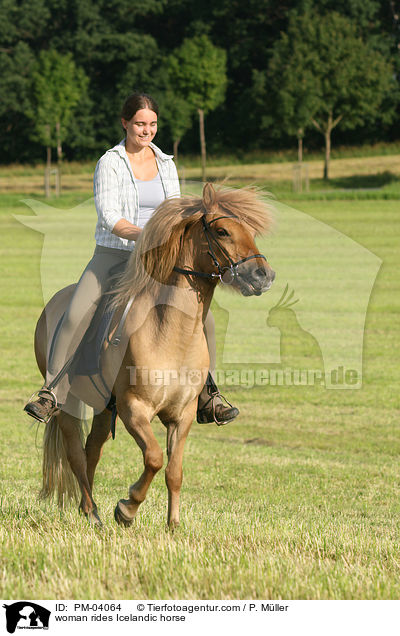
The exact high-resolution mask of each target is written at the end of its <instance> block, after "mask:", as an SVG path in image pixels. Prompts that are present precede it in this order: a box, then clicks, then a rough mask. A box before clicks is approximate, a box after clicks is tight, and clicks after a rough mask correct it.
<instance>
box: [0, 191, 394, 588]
mask: <svg viewBox="0 0 400 636" xmlns="http://www.w3.org/2000/svg"><path fill="white" fill-rule="evenodd" d="M71 196H77V195H71ZM20 198H23V197H20ZM77 202H79V201H77V200H76V199H70V198H68V197H66V198H62V199H61V200H60V201H58V202H57V205H60V207H68V206H69V205H73V204H75V203H77ZM0 203H2V206H1V212H0V224H1V229H0V232H1V236H2V243H1V276H0V281H1V283H0V285H1V321H0V340H1V345H2V362H1V367H0V379H1V389H0V397H1V402H0V422H1V427H2V433H3V434H2V437H1V448H0V474H1V480H2V488H1V499H0V501H1V506H0V518H1V522H0V540H1V548H0V550H1V563H2V567H1V569H0V586H1V592H0V596H1V597H2V598H31V599H34V598H36V599H51V598H85V599H88V598H93V599H113V598H118V599H128V598H171V599H172V598H176V599H177V598H180V599H185V598H186V599H193V598H196V599H206V598H220V599H234V598H243V599H244V598H265V599H279V598H282V599H295V598H299V599H333V598H337V599H395V598H398V597H399V594H400V583H399V581H400V577H399V573H400V572H399V570H400V548H399V546H400V542H399V538H400V537H399V520H400V519H399V513H400V504H399V497H398V494H399V468H398V456H399V451H400V443H399V438H398V416H399V406H400V404H399V393H398V386H399V381H400V368H399V364H398V360H399V352H398V348H399V345H398V343H399V341H400V338H399V335H400V334H399V331H400V329H399V321H398V313H399V309H400V300H399V299H400V294H399V291H400V289H399V288H400V282H399V278H398V239H397V237H398V235H399V205H398V203H397V202H394V201H348V202H346V204H344V203H343V202H339V201H324V202H321V201H319V202H317V201H301V202H296V205H297V206H298V207H299V208H300V209H301V210H303V211H304V212H306V213H307V214H309V215H311V216H315V217H316V218H318V219H320V220H322V221H323V222H325V223H328V224H330V225H332V226H333V227H335V228H336V229H338V230H339V231H341V232H343V233H344V234H346V235H347V236H349V237H351V238H352V239H354V240H355V241H358V242H360V243H361V244H362V245H364V246H365V247H366V248H368V249H369V250H371V251H373V252H374V253H375V254H377V256H379V257H380V258H381V259H382V260H383V265H382V267H381V269H380V271H379V274H378V277H377V281H376V284H375V287H374V289H373V292H372V295H371V299H370V304H369V310H368V314H367V319H366V327H365V348H364V368H363V388H362V389H360V390H356V391H351V390H349V391H333V390H325V389H323V388H321V387H318V386H307V387H283V386H278V387H273V386H268V387H260V386H259V387H255V388H252V389H246V388H243V387H242V388H240V387H235V386H234V387H229V388H228V387H226V393H227V395H228V396H229V399H231V400H232V401H233V402H234V403H235V404H238V406H239V407H240V410H241V415H240V418H238V419H237V420H236V421H235V422H233V423H231V424H230V425H229V426H227V427H225V428H217V427H215V426H213V425H203V426H201V425H197V424H194V425H193V427H192V431H191V433H190V436H189V439H188V442H187V445H186V450H185V458H184V472H185V477H184V485H183V489H182V505H181V510H182V523H181V526H180V527H179V529H178V530H177V531H176V532H175V533H174V534H171V533H170V532H168V531H167V530H166V527H165V521H166V488H165V485H164V477H163V471H161V472H160V473H159V474H158V475H157V476H156V478H155V480H154V482H153V484H152V487H151V489H150V491H149V495H148V498H147V500H146V502H145V503H144V504H143V506H142V507H141V509H140V510H139V514H138V517H137V519H136V521H135V523H134V525H133V526H132V527H131V528H129V529H124V528H120V527H117V526H116V525H115V522H114V521H113V508H114V506H115V504H116V502H117V500H118V499H119V498H120V497H124V496H126V494H127V488H128V486H129V485H130V484H131V483H133V481H134V480H136V478H137V477H138V475H139V474H140V471H141V466H142V461H141V454H140V451H139V449H138V448H137V446H136V445H135V443H134V442H133V440H131V438H130V437H129V436H128V434H127V433H126V431H125V430H124V429H123V426H122V425H121V424H119V425H118V428H117V437H116V440H115V441H114V442H109V443H108V444H107V446H106V449H105V452H104V456H103V459H102V461H101V464H100V466H99V469H98V473H97V478H96V489H95V498H96V501H97V503H98V505H99V509H100V514H101V516H102V519H103V522H104V530H103V532H101V533H99V532H98V531H96V530H94V529H93V528H92V527H90V526H88V525H87V522H86V520H85V519H83V518H81V517H79V516H78V514H77V510H76V506H75V505H74V506H67V507H66V509H65V510H64V511H59V510H58V509H57V508H56V506H55V505H54V503H43V502H38V499H37V495H38V491H39V489H40V480H41V453H40V445H41V434H42V429H41V427H37V426H36V425H31V424H30V423H29V422H28V421H27V418H25V417H24V415H23V413H22V407H23V404H24V403H25V401H26V399H27V398H28V397H29V395H30V393H31V392H32V391H33V390H34V389H36V388H37V387H38V386H39V385H40V376H39V373H38V371H37V369H36V367H35V363H34V356H33V347H32V339H33V331H34V325H35V322H36V320H37V318H38V316H39V314H40V311H41V307H42V289H41V280H40V254H41V247H42V241H43V239H42V236H41V235H40V234H39V233H37V232H34V231H32V230H30V229H29V228H27V227H24V226H23V225H21V224H20V223H18V221H17V220H15V219H14V217H13V216H12V214H25V215H26V214H27V213H28V212H27V208H26V206H23V205H21V204H20V203H18V201H17V200H15V199H14V198H13V197H11V198H9V197H8V198H4V199H3V200H2V201H0ZM265 247H267V244H266V245H265ZM306 265H307V264H306V263H305V264H304V267H305V268H306ZM338 267H339V268H340V263H339V264H338ZM278 273H279V272H278ZM345 274H346V273H345V272H343V275H345ZM241 302H242V303H243V308H244V307H245V303H246V299H242V301H241ZM215 316H216V319H217V329H218V340H219V343H221V341H222V340H223V337H224V333H225V329H226V319H227V317H226V314H225V313H224V311H223V309H222V308H221V307H220V306H218V305H217V304H215ZM251 321H252V316H251V315H248V316H247V321H246V320H244V321H243V324H242V330H241V331H240V332H238V334H237V338H238V341H239V342H244V341H245V340H246V337H247V330H246V322H247V323H249V322H251ZM154 427H155V431H156V435H157V437H158V438H159V440H160V442H161V443H162V446H163V447H165V440H164V431H163V429H162V426H161V424H160V423H159V422H158V421H156V422H155V423H154Z"/></svg>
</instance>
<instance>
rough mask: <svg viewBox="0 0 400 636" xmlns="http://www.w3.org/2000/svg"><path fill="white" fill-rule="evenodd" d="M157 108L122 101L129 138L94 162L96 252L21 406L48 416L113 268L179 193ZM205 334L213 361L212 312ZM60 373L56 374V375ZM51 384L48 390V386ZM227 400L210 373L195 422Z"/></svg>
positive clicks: (223, 413) (229, 415)
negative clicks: (34, 391) (159, 140)
mask: <svg viewBox="0 0 400 636" xmlns="http://www.w3.org/2000/svg"><path fill="white" fill-rule="evenodd" d="M157 118H158V106H157V104H156V102H155V101H154V99H153V98H152V97H150V96H149V95H146V94H144V93H134V94H133V95H131V96H130V97H128V99H127V100H126V101H125V103H124V105H123V108H122V113H121V123H122V126H123V128H124V129H125V131H126V138H125V139H124V140H123V141H121V142H120V143H119V144H118V145H116V146H114V148H111V149H110V150H108V151H107V152H106V153H105V154H104V155H103V156H102V157H101V158H100V160H99V161H98V163H97V166H96V170H95V174H94V199H95V205H96V210H97V215H98V221H97V225H96V232H95V239H96V249H95V251H94V255H93V257H92V259H91V261H90V262H89V264H88V265H87V267H86V269H85V271H84V272H83V274H82V276H81V278H80V280H79V282H78V285H77V287H76V289H75V292H74V294H73V296H72V299H71V301H70V304H69V306H68V308H67V311H66V312H65V315H64V318H63V321H62V324H61V327H60V329H59V330H58V333H57V336H56V338H55V341H54V343H53V345H52V351H51V355H50V360H49V364H48V371H47V375H46V384H45V386H44V387H43V388H42V389H41V390H40V391H39V397H38V399H37V400H35V401H31V402H28V404H27V405H26V406H25V408H24V410H25V411H26V412H27V413H28V414H29V415H31V416H32V417H34V418H35V419H37V420H39V421H41V422H46V421H47V420H48V419H49V417H51V415H52V414H53V413H54V412H55V411H56V410H57V409H59V408H62V405H63V404H64V403H65V400H66V398H67V394H68V391H69V380H68V374H66V373H65V374H64V375H63V373H62V371H63V367H64V365H66V363H68V360H70V359H71V357H72V356H73V354H74V353H75V351H76V349H77V346H78V345H79V343H80V341H81V339H82V337H83V335H84V333H85V331H86V330H87V328H88V326H89V324H90V321H91V319H92V317H93V315H94V313H95V310H96V307H97V305H98V303H99V301H100V298H101V296H102V294H103V293H104V292H105V291H106V289H107V287H108V285H109V280H110V275H111V273H112V270H113V269H115V268H116V267H118V266H119V267H123V266H124V265H125V264H126V262H127V260H128V258H129V256H130V253H131V251H132V250H133V248H134V246H135V241H136V239H137V238H138V236H139V234H140V232H141V231H142V229H143V227H144V226H145V224H146V222H147V221H148V219H149V218H150V217H151V215H152V214H153V212H154V210H155V209H156V208H157V207H158V206H159V205H160V203H162V201H164V199H166V198H168V197H179V196H180V189H179V179H178V174H177V171H176V167H175V164H174V162H173V160H172V157H171V156H169V155H166V154H164V153H163V152H162V151H161V150H160V149H159V148H157V146H155V145H154V144H153V143H152V140H153V139H154V137H155V134H156V132H157ZM205 334H206V338H207V343H208V347H209V350H210V360H211V368H214V364H215V335H214V323H213V318H212V316H211V314H210V313H209V315H208V317H207V319H206V324H205ZM58 375H60V378H58V377H57V376H58ZM50 386H51V390H50V389H49V388H48V387H50ZM238 413H239V411H238V409H237V408H235V407H232V406H231V405H229V406H225V405H224V404H223V402H222V400H221V397H220V394H219V392H218V389H217V387H216V386H215V383H214V382H213V380H212V378H211V376H210V375H209V379H208V381H207V384H206V386H205V387H204V388H203V390H202V392H201V394H200V396H199V406H198V412H197V420H198V421H199V422H213V421H215V422H216V423H217V424H226V423H227V422H229V421H231V420H232V419H234V418H235V417H236V416H237V415H238Z"/></svg>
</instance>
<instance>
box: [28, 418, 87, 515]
mask: <svg viewBox="0 0 400 636" xmlns="http://www.w3.org/2000/svg"><path fill="white" fill-rule="evenodd" d="M62 417H68V418H69V416H68V415H67V414H66V413H63V412H61V413H59V414H58V415H55V416H53V417H52V418H51V420H50V421H49V422H48V424H46V428H45V431H44V436H43V482H42V489H41V491H40V494H39V497H40V499H47V498H48V497H53V496H54V495H55V494H56V493H57V502H58V505H59V506H60V507H64V505H65V504H66V502H67V501H68V500H70V499H72V500H76V501H79V497H80V490H79V487H78V482H77V480H76V478H75V475H74V473H73V472H72V470H71V467H70V465H69V462H68V458H67V452H66V449H65V444H64V440H63V434H62V430H61V428H60V425H59V419H60V418H62ZM70 419H71V420H72V421H71V422H69V424H70V425H72V426H74V425H75V426H77V427H78V429H79V434H80V436H81V440H82V443H83V440H84V436H85V431H84V423H83V422H82V421H80V420H77V419H75V418H70Z"/></svg>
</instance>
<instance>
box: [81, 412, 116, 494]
mask: <svg viewBox="0 0 400 636" xmlns="http://www.w3.org/2000/svg"><path fill="white" fill-rule="evenodd" d="M110 437H111V413H110V411H108V410H107V409H106V410H104V411H102V412H101V413H99V414H98V415H95V416H94V418H93V424H92V430H91V431H90V433H89V435H88V438H87V440H86V446H85V453H86V462H87V467H86V474H87V478H88V481H89V485H90V488H91V490H92V492H93V482H94V474H95V472H96V467H97V464H98V463H99V461H100V458H101V456H102V453H103V447H104V444H105V442H107V440H109V439H110Z"/></svg>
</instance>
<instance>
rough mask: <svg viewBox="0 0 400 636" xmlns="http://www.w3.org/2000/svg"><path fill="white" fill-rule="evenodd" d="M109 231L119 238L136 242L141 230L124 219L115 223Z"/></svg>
mask: <svg viewBox="0 0 400 636" xmlns="http://www.w3.org/2000/svg"><path fill="white" fill-rule="evenodd" d="M111 231H112V233H113V234H115V235H116V236H119V237H120V238H123V239H128V241H137V239H138V237H139V234H140V233H141V231H142V230H141V228H140V227H138V226H137V225H133V223H130V222H129V221H127V220H126V219H120V220H119V221H117V222H116V224H115V225H114V227H113V229H112V230H111Z"/></svg>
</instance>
